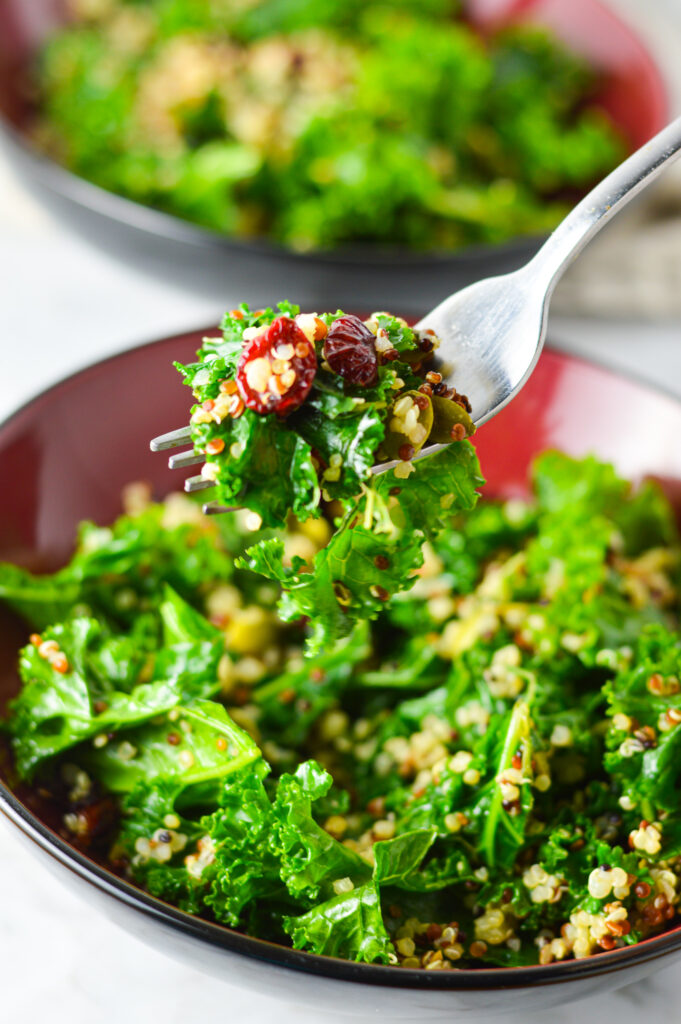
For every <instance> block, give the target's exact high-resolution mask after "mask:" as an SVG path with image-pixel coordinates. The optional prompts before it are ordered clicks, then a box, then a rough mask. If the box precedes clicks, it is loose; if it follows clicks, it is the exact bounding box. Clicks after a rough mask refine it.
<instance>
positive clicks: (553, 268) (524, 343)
mask: <svg viewBox="0 0 681 1024" xmlns="http://www.w3.org/2000/svg"><path fill="white" fill-rule="evenodd" d="M679 155H681V117H679V118H677V119H676V120H675V121H673V122H672V123H671V124H669V125H667V127H666V128H663V129H662V131H661V132H659V133H658V134H657V135H655V136H654V137H653V138H652V139H651V140H650V141H649V142H646V143H645V145H643V146H641V148H640V149H638V150H637V151H636V152H635V153H633V154H632V155H631V156H630V157H628V158H627V159H626V160H625V161H624V162H623V163H621V164H620V165H619V167H616V168H615V170H614V171H612V172H611V173H610V174H609V175H608V176H607V177H606V178H604V179H603V181H601V182H600V184H598V185H596V187H595V188H594V189H593V190H592V191H591V192H589V194H588V195H587V196H585V197H584V199H582V200H581V202H580V203H578V204H577V206H575V208H574V209H573V210H572V211H571V212H570V213H569V214H568V215H567V217H566V218H565V219H564V220H563V221H562V222H561V223H560V224H559V225H558V227H557V228H556V229H555V231H554V232H553V234H551V235H550V236H549V237H548V239H547V240H546V241H545V242H544V244H543V245H542V247H541V248H540V249H539V251H538V252H537V253H536V255H535V256H534V257H533V258H532V259H531V260H530V261H529V262H528V263H526V264H525V266H524V267H521V268H520V269H519V270H515V271H513V272H511V273H509V274H503V275H501V276H499V277H490V278H486V279H484V280H482V281H477V282H476V283H475V284H472V285H469V287H467V288H463V289H462V290H461V291H459V292H455V293H454V294H453V295H450V296H449V298H448V299H445V300H444V302H441V303H440V305H439V306H437V307H436V308H435V309H434V310H432V311H431V312H430V313H428V314H426V316H424V317H423V319H422V320H420V321H419V323H418V324H417V325H416V326H417V328H419V329H424V328H429V329H431V330H434V331H435V333H436V335H437V336H438V338H439V339H440V347H439V348H438V351H437V361H436V362H435V363H434V366H435V367H436V368H437V370H438V371H439V372H440V373H441V374H442V377H443V380H444V381H445V383H446V384H447V385H448V386H450V387H452V386H455V381H456V386H457V389H458V390H461V389H463V390H465V392H466V394H467V396H468V399H469V401H470V403H471V407H472V419H473V422H474V423H475V425H476V426H477V427H479V426H481V425H482V424H483V423H486V422H487V420H489V419H491V418H492V416H496V414H497V413H498V412H500V411H501V410H502V409H503V408H504V406H505V405H507V404H508V403H509V402H510V401H511V399H512V398H514V397H515V396H516V395H517V394H518V392H519V391H520V389H521V388H522V387H523V385H524V384H525V383H526V382H527V380H528V378H529V376H530V374H531V373H532V371H533V369H534V367H535V366H536V364H537V360H538V359H539V355H540V353H541V350H542V348H543V345H544V339H545V337H546V324H547V319H548V311H549V303H550V301H551V296H552V295H553V291H554V289H555V287H556V284H557V283H558V281H559V280H560V278H561V277H562V275H563V273H564V272H565V270H566V269H567V267H568V266H569V265H570V264H571V263H572V261H573V260H574V259H575V257H576V256H578V255H579V253H580V252H581V251H582V249H583V248H584V247H585V246H586V244H587V243H588V242H589V241H590V240H591V239H592V238H593V237H594V235H596V234H597V233H598V232H599V231H600V230H601V228H603V227H605V225H606V224H607V223H608V222H609V221H610V220H612V218H613V217H614V216H615V214H616V213H618V212H619V211H620V210H621V209H622V208H623V207H624V206H626V204H627V203H628V202H630V201H631V200H632V199H633V198H634V196H635V195H637V194H638V193H639V192H641V191H642V190H643V189H644V188H646V187H647V186H648V185H650V184H651V183H652V182H653V181H654V180H655V179H656V178H657V176H658V175H659V174H660V172H661V171H662V170H663V168H664V167H665V166H666V165H667V164H671V163H672V162H673V161H674V160H676V159H677V158H678V157H679ZM190 442H191V435H190V428H189V427H188V426H187V427H181V428H180V429H179V430H171V431H169V432H168V433H167V434H161V435H160V436H159V437H155V438H154V439H153V441H152V442H151V450H152V451H154V452H160V451H166V450H168V449H172V448H177V447H181V446H183V445H185V444H189V443H190ZM444 447H445V445H442V444H433V445H429V446H428V447H427V448H423V449H421V451H420V452H419V453H418V454H417V455H416V456H414V458H415V459H422V458H426V457H427V456H428V455H432V454H433V453H434V452H436V451H439V450H440V449H442V448H444ZM201 462H203V456H202V455H201V454H198V453H196V452H195V451H194V449H191V450H189V451H185V452H182V453H180V454H177V455H173V456H171V458H170V460H169V466H170V468H171V469H183V468H185V467H187V466H193V465H197V464H198V463H201ZM398 463H399V460H397V459H396V460H393V461H392V462H382V463H379V464H377V465H375V466H374V467H373V472H374V473H376V474H378V473H385V472H386V471H387V470H389V469H392V468H393V467H395V466H396V465H398ZM184 486H185V490H186V491H199V490H204V489H208V488H209V487H213V486H215V485H214V484H213V482H212V481H210V480H205V479H204V478H203V477H201V476H193V477H189V479H187V480H186V481H185V485H184ZM203 508H204V512H206V513H208V514H209V513H214V512H227V511H232V510H233V509H231V508H226V507H225V506H223V505H220V504H218V503H217V502H214V501H211V502H208V503H207V504H205V505H204V506H203Z"/></svg>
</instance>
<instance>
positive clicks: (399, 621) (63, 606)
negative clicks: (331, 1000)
mask: <svg viewBox="0 0 681 1024" xmlns="http://www.w3.org/2000/svg"><path fill="white" fill-rule="evenodd" d="M289 312H291V310H289ZM296 315H297V314H296ZM398 327H400V329H401V330H405V328H403V327H402V325H398ZM235 341H236V342H238V346H239V348H240V346H241V335H240V334H238V336H237V335H235V337H234V338H231V339H229V338H228V342H229V344H232V343H233V342H235ZM223 357H224V358H225V359H227V358H232V359H233V358H234V354H232V356H229V352H228V351H227V349H226V350H225V353H223V356H221V357H220V358H223ZM197 372H198V371H197ZM220 373H223V369H222V368H221V369H220ZM341 397H342V396H341ZM345 397H346V398H347V397H348V396H345ZM327 401H328V398H325V397H323V398H320V402H321V403H322V405H323V404H324V403H326V402H327ZM338 404H339V408H340V410H341V412H340V413H339V415H341V414H342V415H344V414H345V413H346V412H348V413H350V412H351V410H352V408H353V407H354V406H353V405H352V404H350V403H348V404H347V406H345V405H344V404H343V401H341V399H340V398H339V400H338ZM333 406H334V403H331V406H329V408H331V407H333ZM275 426H276V429H280V426H279V425H275ZM532 478H533V490H534V495H533V497H531V498H529V499H528V500H527V501H518V500H517V499H514V500H511V501H499V502H492V501H484V502H482V503H481V504H480V505H479V506H476V505H475V498H476V488H477V486H478V484H479V483H480V478H479V470H478V464H477V459H476V457H475V453H474V451H473V448H472V446H471V445H470V444H469V443H468V442H467V441H463V442H459V443H456V444H453V445H451V446H450V447H448V448H446V449H444V450H442V451H441V452H440V453H439V454H438V455H436V456H433V457H430V458H428V459H425V460H424V461H423V463H422V465H421V466H420V467H418V468H417V470H416V471H415V472H413V473H411V474H410V475H408V476H407V477H405V478H404V479H400V478H397V479H396V478H395V477H394V476H393V477H391V476H390V475H388V476H385V477H382V478H380V479H379V480H378V481H377V482H376V485H375V486H374V487H367V486H366V485H364V487H363V488H362V487H360V488H358V489H357V490H356V492H355V493H353V494H352V496H351V497H350V498H348V499H345V507H344V509H343V510H342V511H341V512H340V513H339V514H338V515H337V516H336V519H335V523H334V522H333V521H332V519H333V516H334V514H335V510H334V511H331V512H329V510H328V509H324V510H323V514H321V515H320V516H319V517H317V518H315V517H311V518H310V519H309V520H307V521H305V522H300V521H294V520H293V519H291V518H289V520H288V524H287V526H286V528H284V529H281V530H280V531H279V532H277V533H276V534H275V533H272V532H270V531H265V532H262V533H258V532H256V533H253V532H252V531H251V530H250V526H252V525H253V524H252V523H249V514H248V513H233V514H230V515H226V516H224V517H215V518H214V519H205V518H203V517H202V516H201V515H200V511H199V509H198V507H197V506H196V504H195V503H193V502H192V500H191V499H189V498H183V497H180V496H171V497H170V498H169V499H167V501H166V502H165V503H164V504H163V505H162V506H159V505H153V504H149V505H147V506H146V507H145V508H140V509H138V510H137V511H136V512H135V513H134V514H128V515H126V516H124V517H122V518H121V519H120V520H119V521H118V522H117V523H115V524H114V525H113V526H112V527H111V528H107V529H100V528H97V527H95V526H93V525H91V524H90V525H87V526H86V527H84V528H83V529H82V530H81V533H80V536H79V541H78V547H77V550H76V553H75V555H74V558H73V560H72V562H71V563H70V564H69V565H68V566H66V567H64V568H62V569H60V570H59V571H58V572H57V573H56V574H53V575H50V576H33V575H31V574H30V573H28V572H25V571H24V570H20V569H17V568H16V567H15V566H9V565H7V566H0V593H1V594H2V596H3V598H4V600H5V601H6V603H7V604H8V605H9V606H10V607H11V608H13V609H14V610H15V611H19V612H20V613H21V614H22V615H23V616H24V618H25V619H26V621H27V625H28V628H29V629H30V630H33V631H35V632H34V633H32V634H31V636H30V641H29V642H28V644H27V645H26V646H25V647H24V649H23V650H22V652H21V655H20V673H21V677H22V687H21V689H20V691H19V693H18V696H17V697H16V698H15V700H14V702H13V704H12V706H11V708H10V711H9V714H8V716H7V718H6V720H5V721H4V723H3V730H4V732H5V734H6V735H7V738H8V740H9V742H10V744H11V748H12V751H13V754H14V765H15V770H16V773H17V775H18V777H19V778H20V779H21V780H23V781H25V782H26V783H29V784H32V785H36V786H39V787H40V793H41V797H42V799H48V800H51V801H52V803H53V805H54V809H55V814H56V815H57V818H58V820H61V821H62V822H63V828H62V830H63V834H64V835H65V836H66V837H67V838H68V839H69V840H70V841H71V842H72V843H73V844H75V845H77V846H80V847H81V848H83V849H86V850H88V851H89V852H90V853H92V855H96V856H99V857H101V858H102V859H103V860H104V861H105V862H107V863H109V864H110V865H111V866H112V867H114V868H115V870H117V871H120V872H123V873H125V875H126V876H127V877H128V878H130V879H132V880H133V881H134V882H136V883H137V884H138V885H141V886H143V887H144V888H145V889H146V890H147V891H148V892H150V893H151V894H152V895H155V896H158V897H159V898H161V899H164V900H166V901H168V902H171V903H173V904H175V905H176V906H178V907H179V908H181V909H183V910H186V911H188V912H190V913H194V914H200V915H203V916H204V917H206V918H208V919H209V920H212V921H216V922H219V923H221V924H224V925H227V926H229V927H232V928H238V929H240V930H242V931H244V932H246V933H249V934H253V935H257V936H260V937H263V938H267V939H269V940H272V941H275V942H280V943H288V944H289V945H292V946H294V947H295V948H298V949H303V950H307V951H310V952H313V953H318V954H322V955H327V956H335V957H343V958H345V959H349V960H358V961H366V962H380V963H387V964H395V965H399V964H403V965H405V966H407V967H419V966H426V965H427V964H428V963H429V962H433V961H434V962H440V960H441V961H442V962H443V963H449V964H452V965H454V966H466V967H470V966H476V965H480V964H486V965H494V966H501V967H503V966H516V965H519V964H527V963H536V962H537V961H539V962H541V963H548V962H550V961H551V960H552V959H553V960H556V959H557V960H560V959H564V958H566V957H578V958H579V957H584V956H589V955H594V954H596V953H598V952H600V951H601V950H608V949H611V948H619V947H621V946H624V945H627V944H631V943H634V942H637V941H639V940H640V939H642V938H645V937H647V936H649V935H651V934H655V933H656V932H658V931H659V930H660V929H662V928H663V927H665V926H666V925H667V923H668V922H670V921H673V920H675V919H676V908H677V905H678V899H679V896H678V893H679V892H681V888H680V886H681V811H680V810H679V802H678V792H679V786H680V785H681V767H680V766H681V750H680V749H679V744H680V743H681V740H680V739H679V737H680V736H681V731H680V728H679V727H680V726H681V639H680V637H679V632H678V613H679V579H680V577H679V567H680V565H681V548H680V547H679V541H678V537H677V533H676V528H675V525H674V519H673V515H672V512H671V509H670V506H669V504H668V502H667V501H666V499H665V498H664V496H663V494H662V492H661V491H660V490H659V488H658V487H657V486H656V485H654V484H652V483H646V484H643V485H642V486H641V487H639V488H638V489H636V490H634V489H633V488H632V487H631V486H630V485H629V484H628V483H626V482H625V481H623V480H621V479H620V478H619V477H618V476H617V475H616V473H615V472H614V470H613V469H612V467H610V466H607V465H604V464H602V463H599V462H597V461H596V460H595V459H592V458H587V459H584V460H581V461H580V460H575V459H572V458H569V457H568V456H566V455H562V454H559V453H556V452H548V453H546V454H544V455H543V456H541V457H540V458H539V459H538V460H537V461H536V463H535V465H534V468H533V476H532ZM398 487H399V493H395V489H396V488H398ZM282 503H283V504H282V507H283V505H286V506H287V508H290V505H289V503H288V499H287V498H285V497H284V498H282ZM27 631H28V630H27ZM38 631H39V633H38ZM538 940H539V941H538Z"/></svg>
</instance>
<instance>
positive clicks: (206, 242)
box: [0, 0, 669, 272]
mask: <svg viewBox="0 0 681 1024" xmlns="http://www.w3.org/2000/svg"><path fill="white" fill-rule="evenodd" d="M568 2H569V0H568ZM592 3H593V6H594V8H595V9H600V10H603V11H607V13H608V15H609V17H610V19H611V21H612V22H614V23H617V25H618V26H620V27H621V28H622V29H623V30H625V31H626V32H628V34H629V35H630V37H631V39H632V40H633V41H634V42H635V43H636V44H637V46H638V48H639V49H640V51H641V56H642V58H643V59H644V61H645V63H646V65H647V67H648V70H649V73H650V76H651V81H654V87H653V88H654V93H655V95H654V104H653V105H654V110H653V113H652V114H651V118H650V122H651V123H650V125H649V126H648V127H649V131H650V133H651V135H652V134H653V133H655V132H657V131H660V130H661V129H662V128H663V126H664V124H665V123H666V121H667V120H668V111H669V96H668V89H667V85H666V83H665V81H664V78H663V75H662V73H661V71H660V70H659V69H658V68H657V66H656V64H655V62H654V60H653V58H652V56H651V55H650V54H649V52H648V49H647V46H646V45H645V42H644V41H642V40H641V39H640V36H639V33H638V31H637V29H636V28H635V26H632V25H630V24H629V22H628V21H627V19H626V17H623V16H621V15H620V14H619V12H618V11H616V10H613V9H612V8H611V7H610V6H609V5H608V4H607V3H603V2H601V0H592ZM483 6H484V5H483ZM528 7H530V8H531V7H532V0H511V2H509V3H508V5H507V9H506V11H505V13H504V17H503V18H502V21H501V24H505V23H506V21H507V20H508V21H510V22H511V23H512V22H513V21H514V19H516V18H517V19H520V20H522V18H523V16H524V14H525V13H526V8H528ZM479 20H480V25H481V26H483V25H484V24H485V18H484V17H482V15H480V18H479ZM487 24H488V25H489V27H494V25H495V24H496V19H495V16H494V14H490V16H489V18H487ZM0 141H2V142H4V144H5V145H6V146H7V148H8V150H9V151H10V152H11V153H12V154H13V155H14V156H15V157H16V158H17V159H18V160H21V161H22V162H23V164H24V166H25V167H27V168H28V169H29V172H30V173H31V174H32V175H33V177H34V178H35V179H36V180H37V181H39V182H40V184H41V185H42V186H43V187H44V188H46V189H47V190H48V191H49V192H51V193H53V194H54V195H56V196H59V197H62V198H66V199H67V200H68V201H70V202H73V203H75V204H76V205H77V206H80V207H82V208H84V209H85V210H88V211H90V212H94V213H95V214H99V215H101V216H103V217H106V218H108V219H109V220H111V221H113V222H114V223H116V224H121V225H124V226H127V227H130V228H133V229H136V230H138V231H141V232H145V233H147V234H149V235H152V236H155V237H157V238H158V239H165V240H166V241H168V240H170V241H173V242H178V243H181V244H185V245H191V246H198V247H202V248H208V249H210V250H213V251H215V252H234V253H235V254H238V253H244V252H245V253H249V254H253V255H255V256H262V257H277V258H281V259H287V260H289V261H291V262H298V263H303V264H306V263H311V262H314V263H322V264H324V265H328V266H337V267H339V266H353V267H354V266H356V265H357V263H358V262H362V263H364V264H365V265H368V266H370V267H371V266H374V267H377V268H380V267H395V268H404V269H407V270H408V269H410V268H423V267H431V266H432V267H439V266H449V267H451V268H452V271H453V272H456V269H457V268H461V269H464V268H465V269H468V270H469V269H470V268H471V267H475V266H478V265H483V264H485V263H486V262H488V261H489V260H490V258H491V257H495V258H497V257H498V258H499V259H501V260H504V259H511V260H515V261H517V262H520V261H521V260H522V259H523V258H526V259H529V258H530V256H531V255H533V254H534V253H535V252H536V251H537V249H538V248H539V247H540V245H541V244H542V242H544V241H545V239H546V237H547V236H546V235H541V234H536V235H525V236H517V237H516V238H513V239H510V240H509V241H507V242H502V243H500V244H498V245H495V244H491V243H489V244H475V245H470V246H465V247H463V248H461V249H455V250H446V249H445V250H442V249H433V250H425V251H416V250H414V249H409V248H406V247H400V246H381V245H372V244H370V243H367V244H366V245H363V244H361V243H360V244H351V245H347V246H339V247H338V248H333V249H327V250H325V249H312V250H309V251H302V252H298V251H296V250H295V249H291V248H289V247H287V246H285V245H283V244H281V243H279V242H276V241H274V240H270V239H268V238H265V237H263V238H252V239H249V238H236V237H232V236H229V235H226V234H224V233H221V232H219V231H214V230H212V229H211V228H208V227H202V226H200V225H196V224H194V223H192V222H191V221H189V220H185V219H184V218H182V217H180V216H178V215H176V214H172V213H166V212H164V211H163V210H158V209H155V208H154V207H152V206H147V205H146V204H144V203H140V202H137V201H135V200H133V199H128V198H126V197H125V196H122V195H119V194H118V193H116V192H113V191H110V190H108V189H104V188H102V187H100V186H99V185H95V184H94V183H93V182H90V181H88V180H87V179H86V178H83V177H81V176H80V175H78V174H75V173H74V172H72V171H69V170H68V169H67V168H66V167H63V166H62V165H60V164H58V163H57V162H56V161H54V160H52V159H51V158H50V157H49V156H47V155H45V154H43V153H41V152H40V151H39V150H38V149H36V147H35V146H34V145H33V144H32V143H31V142H30V141H29V139H28V138H27V137H26V135H25V134H24V132H23V131H22V130H21V129H20V128H18V127H17V126H16V124H14V123H13V121H12V120H11V118H10V117H9V115H7V114H6V113H5V112H4V111H2V110H0Z"/></svg>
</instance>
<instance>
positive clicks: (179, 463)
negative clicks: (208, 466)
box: [168, 448, 205, 469]
mask: <svg viewBox="0 0 681 1024" xmlns="http://www.w3.org/2000/svg"><path fill="white" fill-rule="evenodd" d="M204 459H205V456H204V455H201V454H200V453H199V454H198V455H197V454H196V452H195V451H194V449H193V448H190V449H189V451H188V452H180V454H179V455H171V456H170V458H169V459H168V467H169V468H170V469H184V468H185V466H198V464H199V462H203V460H204Z"/></svg>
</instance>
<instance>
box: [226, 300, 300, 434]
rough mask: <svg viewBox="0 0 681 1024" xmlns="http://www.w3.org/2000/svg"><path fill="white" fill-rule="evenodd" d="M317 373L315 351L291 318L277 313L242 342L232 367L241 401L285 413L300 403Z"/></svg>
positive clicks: (261, 409) (262, 409)
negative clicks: (247, 340)
mask: <svg viewBox="0 0 681 1024" xmlns="http://www.w3.org/2000/svg"><path fill="white" fill-rule="evenodd" d="M316 373H317V354H316V352H315V350H314V345H313V344H312V343H311V342H309V341H308V340H307V338H306V337H305V335H304V334H303V332H302V331H301V329H300V327H298V325H297V323H296V322H295V320H292V319H291V318H290V317H288V316H278V317H277V319H276V320H274V321H272V323H271V324H270V325H269V327H267V328H266V329H265V330H264V331H263V332H262V333H261V334H258V335H257V336H256V337H255V338H253V339H252V340H251V341H249V342H246V345H245V346H244V350H243V352H242V353H241V355H240V357H239V362H238V364H237V368H236V383H237V387H238V388H239V394H240V395H241V397H242V398H243V400H244V404H245V405H246V406H248V408H249V409H252V410H253V411H254V412H259V413H269V412H276V414H277V415H278V416H286V415H288V413H290V412H293V410H294V409H297V408H298V406H300V405H302V404H303V402H304V401H305V399H306V398H307V396H308V392H309V390H310V388H311V387H312V382H313V380H314V378H315V374H316Z"/></svg>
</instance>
